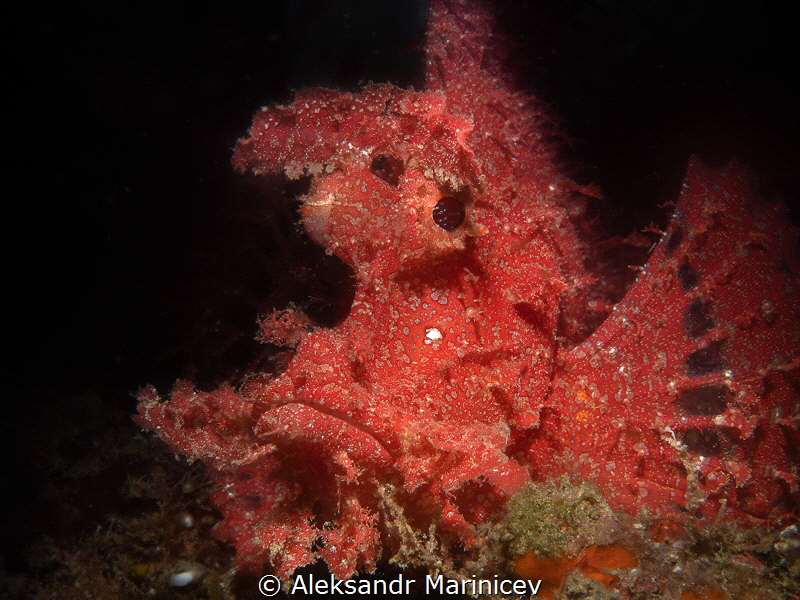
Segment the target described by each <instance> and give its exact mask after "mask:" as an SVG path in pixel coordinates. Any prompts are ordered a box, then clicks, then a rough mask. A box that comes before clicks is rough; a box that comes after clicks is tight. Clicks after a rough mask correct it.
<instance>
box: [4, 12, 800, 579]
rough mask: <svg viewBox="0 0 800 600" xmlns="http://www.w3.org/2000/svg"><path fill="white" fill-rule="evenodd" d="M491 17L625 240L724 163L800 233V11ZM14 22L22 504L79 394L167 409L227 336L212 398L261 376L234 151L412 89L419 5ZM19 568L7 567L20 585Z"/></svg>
mask: <svg viewBox="0 0 800 600" xmlns="http://www.w3.org/2000/svg"><path fill="white" fill-rule="evenodd" d="M495 5H496V6H497V14H498V18H499V20H500V23H501V28H502V29H504V30H505V33H506V34H507V35H508V37H509V40H510V43H511V45H512V57H513V58H512V65H511V68H513V69H515V70H516V71H517V72H518V74H519V78H520V88H521V89H525V90H530V91H532V92H535V93H536V95H537V96H538V97H539V98H540V99H542V100H543V101H544V102H545V103H546V104H547V105H548V106H549V107H550V108H551V110H552V112H553V114H554V115H555V117H556V118H557V119H558V120H559V121H560V122H561V123H562V125H563V127H564V129H565V132H566V133H567V134H568V136H569V139H570V140H571V141H570V143H569V144H568V145H566V146H565V148H564V157H565V159H568V160H569V161H572V162H573V164H574V165H576V167H575V173H576V176H577V177H578V178H579V179H581V180H582V181H583V182H588V181H595V182H597V183H599V184H600V185H601V187H602V189H603V191H604V193H605V195H606V196H607V198H608V199H609V211H610V212H612V213H614V214H613V216H614V218H616V219H617V221H618V223H620V225H619V229H620V231H624V230H633V229H636V228H641V227H643V226H645V225H647V224H648V223H649V222H650V221H655V222H656V223H659V224H660V225H662V226H663V225H665V224H666V219H667V214H668V212H667V211H666V210H665V209H661V208H659V205H662V204H663V203H664V202H666V201H669V200H674V199H675V198H676V197H677V194H678V192H679V189H680V183H681V177H682V174H683V171H684V169H685V165H686V160H687V159H688V157H689V156H690V154H692V153H693V152H696V153H699V154H700V155H701V156H702V157H703V158H704V159H705V160H707V161H710V162H712V163H714V164H722V163H724V162H726V161H727V160H729V159H730V158H733V157H734V156H736V157H739V158H740V159H741V160H743V161H745V162H746V163H747V164H749V165H750V166H751V167H752V169H753V171H754V173H755V174H756V175H757V177H758V181H759V185H760V187H761V188H762V190H763V191H764V194H765V195H767V196H768V197H770V198H773V199H778V200H782V201H784V202H786V203H787V205H788V206H789V208H790V210H791V211H792V214H793V217H794V218H795V219H796V218H797V212H796V211H797V209H796V199H797V196H796V194H797V189H798V183H800V181H798V176H799V175H800V155H799V154H798V142H797V140H798V133H800V131H799V129H800V121H798V119H799V118H800V101H799V100H798V96H797V94H796V81H797V75H798V72H797V68H796V62H795V60H796V59H795V56H796V53H797V46H798V36H797V31H796V26H795V23H794V21H793V15H790V14H786V13H783V12H781V11H779V10H777V9H774V8H770V7H769V6H768V5H767V6H765V5H764V4H763V3H758V4H756V3H754V2H740V3H730V2H721V1H720V2H711V1H708V2H702V1H695V2H657V1H654V2H647V3H643V2H639V1H635V0H630V1H628V2H622V1H609V2H602V1H599V0H598V1H588V0H584V1H578V0H575V1H562V2H557V1H544V2H518V1H509V2H500V1H498V2H497V3H495ZM7 10H8V15H7V19H6V20H5V24H4V26H3V28H4V30H3V35H2V43H3V45H4V46H5V48H4V49H3V50H4V56H5V57H6V58H7V61H8V64H7V67H6V69H5V71H4V79H5V81H6V85H7V92H6V104H7V108H6V109H5V110H4V113H3V116H4V119H5V120H6V123H5V125H4V127H3V132H4V135H5V140H4V142H5V143H4V153H5V160H4V171H5V176H4V183H5V186H4V187H5V190H6V191H5V194H4V200H5V206H6V215H7V218H6V220H5V223H6V225H5V228H4V229H5V236H4V239H5V241H6V246H7V247H6V250H5V256H6V259H5V265H6V269H7V273H8V277H7V278H6V284H5V286H4V289H5V294H4V296H5V299H6V303H5V305H6V311H5V315H4V320H5V322H6V324H7V325H8V327H9V330H10V335H9V336H6V338H5V339H6V340H7V346H8V349H7V356H8V355H10V356H11V360H10V361H8V359H6V361H7V362H6V366H5V368H4V373H5V378H6V380H7V381H9V383H10V385H9V386H7V387H6V389H5V390H4V393H3V400H2V402H3V411H2V412H3V415H4V424H3V429H2V443H3V444H4V453H5V454H6V457H7V458H8V460H9V465H10V466H9V467H8V468H7V469H4V473H5V474H6V476H7V479H6V484H5V485H4V488H3V495H4V500H5V501H6V502H11V503H12V504H13V503H14V502H15V497H16V495H17V494H18V493H19V488H18V486H17V485H16V484H15V483H14V481H15V480H14V479H13V478H14V477H16V476H17V475H19V474H20V473H19V471H20V470H21V469H24V468H25V465H26V464H27V463H26V456H25V452H26V451H27V450H24V449H21V448H25V446H26V444H25V442H26V440H25V439H21V438H22V437H24V434H23V433H22V431H23V429H22V428H21V426H20V424H21V423H23V422H26V423H27V425H28V426H30V422H29V421H30V420H31V419H33V418H36V417H35V415H36V414H38V413H37V412H36V410H35V407H37V406H40V405H44V406H47V407H52V406H56V405H58V406H60V408H61V409H63V414H64V417H63V420H62V421H61V423H62V425H63V426H64V427H69V426H70V425H71V423H70V420H71V419H74V420H75V422H79V421H81V420H82V419H85V418H86V417H85V414H84V411H85V410H87V409H86V407H85V406H84V405H82V404H81V401H80V400H78V399H77V398H78V397H79V396H80V394H85V393H86V392H90V393H91V394H92V395H93V396H94V397H95V398H97V399H99V401H100V402H101V403H102V404H104V405H108V406H112V407H114V409H115V410H119V411H122V412H133V411H134V409H135V401H134V398H133V395H132V394H133V392H135V390H136V389H137V388H138V387H139V386H140V385H144V384H150V383H152V384H155V385H156V386H157V387H158V388H159V390H160V391H162V392H166V391H168V390H169V388H170V387H171V385H172V383H173V382H174V380H175V379H176V378H178V377H179V376H182V375H183V376H185V375H187V374H188V375H189V376H194V375H196V373H197V372H198V371H200V370H202V369H200V368H199V367H198V365H205V364H206V363H208V362H212V361H208V360H206V361H205V362H204V358H203V357H204V356H206V357H207V356H208V353H209V352H213V351H211V350H208V349H209V348H210V347H211V346H213V342H214V341H215V340H217V341H219V340H223V338H224V340H223V341H225V340H229V338H231V337H236V336H238V338H237V339H238V340H239V342H241V343H240V344H239V345H238V346H237V347H236V350H235V351H231V352H230V353H229V355H226V356H225V357H223V358H221V359H220V361H219V362H216V363H214V364H216V367H215V366H214V365H211V366H210V367H208V368H211V369H212V371H213V369H214V368H218V369H219V373H211V375H210V376H209V377H208V381H210V382H213V381H214V380H215V378H217V379H219V380H221V379H224V378H225V377H226V376H227V375H229V371H228V370H229V369H230V368H232V365H235V363H236V362H237V361H238V362H239V363H240V366H243V365H246V364H248V362H250V361H251V360H252V359H253V355H252V353H253V352H257V349H256V348H257V344H254V343H253V342H252V335H253V333H254V331H255V328H254V317H255V315H256V313H257V310H256V308H254V307H253V302H251V300H252V298H253V295H255V296H256V297H262V298H263V297H268V296H273V297H274V296H275V295H276V294H278V295H280V291H279V290H276V286H278V285H280V282H279V281H278V280H276V279H275V278H274V276H273V277H272V278H270V277H267V278H266V279H265V280H263V281H261V282H260V284H259V285H250V288H249V289H250V295H249V296H247V295H245V296H242V294H241V293H240V289H239V287H237V286H238V283H237V281H238V280H237V273H238V271H239V267H240V266H241V265H240V263H239V262H237V261H235V260H234V261H233V263H232V264H229V265H227V270H228V272H227V274H226V276H225V277H222V278H219V277H220V275H219V273H220V271H221V269H220V264H221V263H224V262H225V257H230V256H236V254H235V253H230V249H228V250H225V249H223V247H224V245H225V244H224V242H225V241H231V240H233V241H235V240H237V239H238V237H237V231H236V223H240V222H241V218H240V216H237V215H236V212H237V210H239V209H240V208H241V207H246V210H248V211H250V213H249V214H248V217H247V218H248V219H257V218H258V215H257V214H255V216H254V215H253V213H252V207H253V204H252V203H251V202H249V201H248V200H247V198H248V197H250V196H252V194H253V192H252V187H248V184H247V183H246V182H244V179H245V178H242V177H241V176H239V175H237V174H235V173H234V172H233V171H232V169H231V167H230V156H231V152H232V148H233V146H234V144H235V142H236V139H237V138H238V137H240V136H242V135H244V134H245V133H246V131H247V128H248V126H249V123H250V120H251V117H252V114H253V113H254V112H255V111H256V110H257V109H258V108H259V107H261V106H262V105H264V104H266V103H268V102H270V101H278V102H288V101H290V100H291V89H292V88H298V87H304V86H312V85H324V86H332V87H338V88H343V89H349V90H356V89H357V88H358V85H359V82H365V81H370V80H371V81H376V82H387V81H388V82H392V83H395V84H398V85H401V86H409V85H415V86H417V87H420V86H421V83H422V81H424V73H423V64H422V59H423V54H422V49H423V47H424V27H425V21H426V10H427V8H426V3H425V2H422V1H420V0H404V1H392V2H388V1H378V2H376V1H371V2H367V1H363V2H359V1H355V0H307V1H302V0H298V1H295V2H292V1H289V0H284V1H283V2H263V3H260V4H258V5H255V6H245V5H238V4H236V3H224V4H220V5H219V6H217V7H214V8H203V9H193V8H192V9H189V8H184V7H180V8H177V7H174V6H171V5H170V4H169V3H162V4H155V3H147V2H145V3H130V4H127V5H124V6H123V5H120V4H119V3H99V2H97V3H95V2H82V3H66V4H62V3H41V2H35V1H34V2H25V3H16V4H14V5H12V6H11V7H10V8H8V9H7ZM243 198H244V199H245V200H243ZM242 210H245V209H242ZM260 252H262V254H263V256H261V260H263V261H267V262H268V261H269V260H270V255H269V252H268V250H265V249H264V248H261V250H260ZM279 267H280V265H278V266H277V268H279ZM272 268H273V271H275V269H276V267H275V265H273V266H272ZM222 270H223V271H224V270H225V269H222ZM251 275H252V272H250V271H248V274H247V277H250V276H251ZM273 275H274V273H273ZM243 277H244V275H243ZM228 292H230V293H228ZM226 294H227V295H226ZM221 298H222V300H221ZM216 311H219V312H216ZM217 326H218V327H217ZM215 327H217V329H214V328H215ZM212 330H213V331H212ZM226 336H227V337H226ZM248 336H249V337H248ZM225 343H227V341H225ZM198 377H202V376H198ZM47 410H50V408H48V409H47ZM22 476H24V477H27V478H28V479H27V481H28V483H30V480H31V479H32V478H35V473H34V474H33V475H32V474H31V473H24V474H22ZM6 514H7V515H9V519H8V520H7V524H6V525H5V533H8V534H9V535H17V534H18V533H19V531H18V528H19V527H21V526H20V525H19V523H17V522H16V521H15V519H17V518H21V517H18V514H17V513H16V512H14V511H11V512H7V513H6ZM27 518H30V516H28V517H27ZM42 522H43V523H46V522H47V519H42ZM90 526H91V523H87V528H90ZM23 528H25V529H26V531H28V533H29V535H30V536H33V535H36V534H38V533H41V532H37V531H36V528H35V527H33V528H31V524H30V523H25V524H24V527H23ZM32 530H33V533H31V531H32ZM9 532H10V533H9ZM8 547H13V544H11V545H9V546H7V548H8ZM6 554H7V556H6V567H7V568H8V569H10V570H14V569H22V568H25V566H26V563H25V561H24V560H23V559H21V558H19V556H17V555H15V554H14V553H13V550H10V551H9V550H7V551H6Z"/></svg>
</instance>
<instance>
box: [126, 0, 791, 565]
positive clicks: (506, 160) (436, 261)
mask: <svg viewBox="0 0 800 600" xmlns="http://www.w3.org/2000/svg"><path fill="white" fill-rule="evenodd" d="M427 44H428V45H427V81H426V89H425V90H424V91H414V90H405V89H401V88H398V87H395V86H392V85H386V84H368V85H366V86H365V87H364V88H363V89H362V90H361V91H360V92H359V93H357V94H352V93H345V92H339V91H333V90H326V89H311V90H301V91H298V92H297V93H296V95H295V99H294V101H293V102H292V103H291V104H288V105H285V106H278V105H271V106H268V107H265V108H264V109H263V110H261V111H260V112H259V113H257V114H256V116H255V118H254V121H253V125H252V127H251V129H250V132H249V135H248V137H246V138H243V139H242V140H240V141H239V143H238V145H237V147H236V151H235V154H234V158H233V164H234V167H235V168H236V169H237V170H239V171H242V172H252V173H255V174H265V173H273V172H283V173H284V174H285V175H286V176H287V177H288V178H289V179H297V178H300V177H310V178H311V187H310V189H309V191H308V193H307V194H306V195H305V196H304V197H303V199H302V200H303V204H302V208H301V215H302V222H303V226H304V228H305V231H306V233H307V234H308V235H309V236H310V238H311V239H312V240H314V242H316V243H317V244H319V245H321V246H322V247H324V248H325V249H326V250H327V251H328V252H329V253H332V254H335V255H336V256H338V257H339V258H340V259H341V260H342V261H344V262H345V263H347V264H348V265H349V266H350V267H351V268H352V269H353V272H354V277H355V280H356V292H355V298H354V301H353V304H352V307H351V309H350V312H349V314H348V316H347V318H346V319H344V321H343V322H341V323H339V324H338V325H336V326H334V327H331V328H322V327H318V328H314V327H309V326H308V324H307V320H305V319H304V318H303V315H302V314H300V313H299V312H298V311H297V309H292V308H290V309H287V310H286V311H282V312H279V313H275V314H273V315H267V316H265V317H264V318H263V319H262V321H261V327H262V332H261V336H262V338H263V339H264V340H265V341H273V342H276V343H285V342H286V340H287V339H291V340H292V342H291V345H293V346H295V351H294V356H293V358H292V360H291V362H290V363H289V364H288V366H287V368H286V369H285V371H283V372H282V373H280V374H279V375H277V376H264V375H262V376H253V377H252V378H250V379H249V380H248V381H247V382H246V383H245V384H243V385H242V386H241V387H240V388H239V389H236V390H234V389H232V388H228V387H223V388H221V389H219V390H217V391H214V392H199V391H195V390H194V389H193V388H192V386H191V385H190V384H188V383H185V382H179V384H178V385H177V386H176V388H175V390H174V391H173V394H172V396H171V398H170V399H169V400H168V401H162V400H161V398H159V397H158V395H157V393H156V392H155V390H153V389H147V390H143V391H142V392H141V393H140V407H139V413H140V414H139V415H138V416H136V417H135V419H136V420H137V422H139V423H140V424H142V425H143V426H145V427H147V428H149V429H152V430H154V431H156V432H157V433H158V434H159V435H160V436H161V437H162V438H163V439H164V440H165V441H166V442H167V443H169V444H170V445H171V446H172V447H173V448H174V449H175V450H176V451H178V452H180V453H182V454H184V455H186V456H188V457H190V458H193V459H200V460H203V461H204V462H205V463H206V464H207V465H208V466H209V471H210V473H211V477H212V478H213V479H214V480H215V481H216V483H217V484H218V486H219V487H218V491H216V492H215V493H214V495H213V496H212V501H213V503H214V504H215V505H216V507H217V508H218V509H219V510H220V512H221V513H222V515H223V519H222V521H221V522H220V523H219V524H218V525H217V527H216V529H215V533H216V535H217V536H218V537H220V538H221V539H223V540H226V541H229V542H231V543H233V544H234V545H235V546H236V549H237V556H236V561H237V564H238V565H239V566H240V567H241V568H242V569H245V570H251V571H256V572H257V571H260V569H261V568H263V565H264V564H266V563H269V564H271V565H272V566H273V567H274V569H275V571H276V573H277V574H278V575H279V576H281V577H284V578H286V577H288V576H289V575H290V574H291V573H292V572H293V571H294V570H295V569H296V568H297V567H299V566H302V565H306V564H309V563H312V562H314V561H316V560H317V559H322V560H324V561H325V562H326V563H327V565H328V567H329V568H330V570H331V572H332V573H333V574H334V575H336V576H337V577H339V578H346V577H350V576H352V575H353V574H354V573H356V572H357V571H358V570H372V569H374V568H375V565H376V562H377V561H378V560H379V559H380V558H381V557H382V556H385V553H386V552H390V551H393V549H396V547H397V545H398V544H399V540H400V538H402V537H403V535H402V534H401V533H400V529H402V527H400V526H398V524H397V523H398V520H402V521H403V523H405V525H404V526H407V527H408V530H409V531H411V532H416V534H419V535H420V536H424V535H426V534H427V533H428V532H429V531H431V528H433V529H434V530H435V531H436V532H437V536H438V538H439V539H440V540H450V543H452V544H455V545H458V546H460V547H465V548H470V547H471V546H473V545H475V544H476V543H477V539H478V536H479V526H480V525H481V524H483V523H486V522H490V521H493V520H496V519H497V518H498V515H501V514H502V509H503V506H504V505H505V503H506V502H507V501H508V499H509V498H510V497H512V496H513V495H514V494H516V493H517V492H519V491H520V490H521V489H523V488H524V487H525V486H526V484H528V483H529V482H533V481H539V482H541V481H549V480H553V479H556V478H558V477H560V476H563V475H566V476H569V477H572V478H573V479H576V480H582V481H587V482H590V483H592V484H593V485H595V486H596V487H597V488H598V489H599V490H600V492H601V493H602V494H603V496H604V497H605V498H606V500H607V501H608V503H609V505H610V506H611V507H612V508H613V509H614V510H616V511H619V512H622V513H627V514H628V515H631V516H632V517H635V516H637V515H640V514H642V511H644V512H646V513H647V514H649V515H652V517H654V518H663V519H667V520H670V521H677V522H680V523H687V522H688V521H691V520H694V521H695V522H704V520H705V522H711V521H716V522H718V521H719V520H734V521H736V522H738V523H742V524H744V525H751V526H755V525H758V524H765V523H769V522H772V523H778V522H780V520H781V519H783V518H785V517H786V516H787V515H788V514H789V513H791V512H792V510H794V508H795V507H796V506H797V501H798V496H799V492H798V463H799V462H800V460H798V454H797V448H798V447H799V446H800V444H799V442H800V433H798V389H799V388H800V386H798V375H800V318H798V315H799V314H800V280H799V279H798V274H800V264H799V263H798V259H797V253H796V244H797V240H796V233H795V232H794V231H793V230H792V229H791V227H790V226H789V225H788V223H787V221H786V219H785V217H784V215H783V214H782V212H781V209H780V207H778V206H776V205H772V204H768V203H765V202H763V201H762V200H760V199H759V198H758V197H757V196H756V195H755V194H754V192H753V191H752V189H751V186H750V184H749V179H748V174H747V171H746V170H745V169H744V168H743V167H741V166H739V165H738V164H736V163H731V164H729V165H728V166H727V167H725V168H723V169H720V170H715V169H711V168H708V167H706V166H704V165H703V164H702V163H700V161H698V160H696V159H692V161H691V162H690V165H689V168H688V173H687V178H686V182H685V183H684V188H683V191H682V193H681V196H680V198H679V199H678V201H677V205H676V208H675V214H674V216H673V219H672V222H671V223H670V225H669V227H668V228H667V231H666V232H665V233H664V235H663V236H662V237H661V239H660V241H658V243H657V245H656V246H655V248H654V250H653V252H652V254H651V257H650V259H649V261H648V262H647V264H646V266H645V267H643V268H642V269H641V272H640V273H639V276H638V278H637V279H636V281H635V283H633V285H632V286H631V287H630V289H629V290H628V291H627V293H626V294H625V296H624V298H623V299H622V301H620V302H619V303H617V304H616V305H614V306H613V310H608V311H606V312H608V313H609V314H608V315H607V317H606V318H605V320H604V321H603V322H602V324H601V325H600V326H599V327H598V328H597V329H596V330H594V331H593V332H592V333H591V334H590V335H588V334H583V333H582V332H584V331H585V327H583V326H582V324H583V323H585V322H586V321H587V320H589V319H590V318H596V317H597V314H602V315H603V316H605V313H604V312H603V310H604V309H603V308H602V307H601V308H597V307H596V306H595V305H596V304H597V303H596V302H595V303H594V304H592V302H591V300H592V299H595V300H596V298H594V296H592V294H593V291H592V290H594V289H596V288H594V287H593V284H594V283H595V281H596V278H597V274H596V273H593V272H592V271H591V270H590V269H589V268H588V267H587V261H586V257H587V255H588V254H589V252H590V249H589V248H587V247H586V242H585V239H586V236H585V233H586V230H587V229H588V224H587V222H586V219H585V217H584V216H583V212H582V210H581V206H582V204H581V198H585V197H591V196H595V195H597V191H596V190H595V189H594V188H592V187H585V186H579V185H577V184H575V183H574V182H572V181H571V180H569V178H568V177H566V176H565V175H563V174H562V173H561V172H560V171H559V169H558V167H557V164H556V161H555V159H554V152H553V149H552V143H551V142H550V141H549V140H550V139H551V137H552V133H553V126H552V124H551V123H550V121H549V120H548V118H547V116H546V114H545V112H544V111H542V110H541V108H539V107H538V105H537V104H536V103H535V102H534V101H532V100H531V99H530V98H529V97H527V96H524V95H521V94H519V93H517V92H514V91H513V88H512V82H511V80H510V78H509V77H508V76H506V75H505V74H504V73H503V70H502V58H503V52H502V45H501V44H498V43H497V42H496V41H495V38H494V34H493V32H492V19H491V17H490V16H489V13H488V12H487V11H485V10H484V9H483V8H482V7H481V6H480V5H479V4H477V3H475V2H472V1H471V0H453V1H444V0H441V1H434V2H433V3H432V7H431V15H430V25H429V30H428V41H427ZM600 304H602V303H600ZM593 306H595V307H594V308H593ZM287 332H288V333H287ZM587 335H588V337H587Z"/></svg>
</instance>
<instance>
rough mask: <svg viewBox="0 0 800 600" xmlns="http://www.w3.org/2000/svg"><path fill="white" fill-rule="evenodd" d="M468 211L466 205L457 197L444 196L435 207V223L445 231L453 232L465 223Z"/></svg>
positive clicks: (433, 215)
mask: <svg viewBox="0 0 800 600" xmlns="http://www.w3.org/2000/svg"><path fill="white" fill-rule="evenodd" d="M466 215H467V210H466V208H465V207H464V203H463V202H461V200H459V199H458V198H456V197H455V196H443V197H442V198H440V199H439V201H438V202H437V203H436V204H435V205H434V207H433V212H432V215H431V216H432V217H433V222H434V223H436V224H437V225H438V226H439V227H441V228H442V229H444V230H445V231H453V230H454V229H455V228H456V227H458V226H459V225H461V224H462V223H463V222H464V218H465V217H466Z"/></svg>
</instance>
